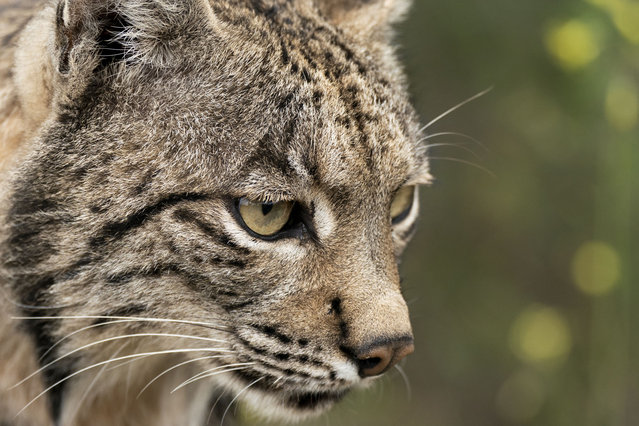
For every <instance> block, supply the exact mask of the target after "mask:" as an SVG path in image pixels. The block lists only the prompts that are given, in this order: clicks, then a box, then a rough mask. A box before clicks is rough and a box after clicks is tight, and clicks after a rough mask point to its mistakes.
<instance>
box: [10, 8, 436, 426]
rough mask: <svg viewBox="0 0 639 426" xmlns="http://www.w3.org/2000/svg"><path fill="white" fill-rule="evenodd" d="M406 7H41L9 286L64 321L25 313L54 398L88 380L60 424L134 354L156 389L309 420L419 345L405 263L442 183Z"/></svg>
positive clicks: (141, 381) (14, 199)
mask: <svg viewBox="0 0 639 426" xmlns="http://www.w3.org/2000/svg"><path fill="white" fill-rule="evenodd" d="M360 3H361V4H360ZM391 3H392V4H391ZM400 6H401V5H398V4H395V2H392V1H381V0H380V1H378V2H364V1H362V2H358V1H352V2H329V1H320V0H318V1H310V0H309V1H303V0H299V1H269V0H263V1H260V0H254V1H249V0H243V1H239V0H237V1H232V0H224V1H218V0H211V1H210V2H208V1H205V0H201V1H198V0H188V1H179V2H178V1H168V0H165V1H160V0H157V1H151V0H148V1H142V0H120V1H107V2H97V1H88V0H66V1H53V2H51V4H50V5H49V6H48V7H47V8H46V9H45V10H44V12H42V13H41V14H40V16H39V18H38V19H39V21H38V22H39V24H40V25H41V26H43V27H44V24H43V23H46V24H47V25H48V26H47V27H46V29H45V30H40V31H45V32H46V40H47V44H46V46H45V47H44V48H43V49H44V52H45V53H46V55H44V54H43V55H42V58H44V59H42V60H44V61H46V64H48V65H47V67H45V68H48V69H50V74H47V75H46V79H47V81H48V83H47V84H46V86H48V87H50V90H49V91H47V92H46V93H48V94H49V100H48V101H47V102H48V104H47V105H48V106H47V107H46V108H48V109H46V110H47V111H48V112H47V114H46V120H44V121H43V124H42V125H41V126H40V130H39V131H38V133H37V135H36V139H35V145H34V149H33V152H32V153H31V155H30V156H29V157H28V159H27V160H26V161H24V163H23V164H22V165H21V166H20V168H19V170H18V172H17V174H16V178H15V179H14V181H13V183H12V191H11V193H12V195H11V196H10V200H9V203H8V212H7V214H6V224H7V225H6V228H7V232H6V236H5V241H4V244H3V246H2V250H3V252H2V260H3V265H2V270H3V275H4V276H5V277H6V282H7V284H6V285H7V288H9V289H10V291H11V292H12V293H13V294H15V295H16V298H17V299H19V302H20V303H21V304H22V305H24V306H47V307H55V309H49V310H47V311H45V312H44V314H45V315H43V311H41V310H38V309H29V308H25V309H24V315H26V316H31V317H44V316H46V317H47V318H39V319H36V320H34V319H30V320H29V319H27V320H24V325H26V326H27V327H29V329H30V331H31V333H32V336H33V337H34V338H35V342H36V346H37V349H38V350H39V354H40V355H42V356H43V360H42V361H41V364H42V365H43V366H47V364H48V363H51V365H49V366H47V368H45V369H44V370H43V372H42V374H43V377H44V383H45V387H49V386H51V385H54V384H56V383H58V382H59V381H60V380H62V379H64V378H66V377H67V376H70V375H72V377H71V378H69V379H68V380H65V381H64V382H61V383H59V384H58V385H57V386H55V387H53V388H52V389H51V390H49V391H48V392H47V394H46V397H48V398H49V400H50V402H51V404H50V405H51V410H52V416H53V418H57V419H62V424H73V423H74V422H77V424H81V420H79V419H82V418H83V417H82V410H80V414H78V412H77V410H75V411H74V410H71V408H70V407H71V406H73V404H72V403H71V402H70V400H72V399H73V398H75V397H76V396H77V395H78V394H79V393H81V392H79V391H77V390H76V389H80V387H81V386H80V385H81V384H82V383H86V382H87V381H90V380H89V379H92V378H93V376H94V375H95V374H96V373H97V370H98V369H97V368H94V367H93V366H96V365H97V364H99V365H106V364H108V363H110V362H114V361H113V360H120V361H127V360H133V359H137V358H136V355H137V354H146V355H145V357H144V359H143V360H139V361H137V362H139V363H140V364H144V368H140V371H137V372H136V374H137V376H136V378H135V380H134V383H137V385H138V387H137V388H136V390H140V389H141V388H142V387H143V386H144V385H146V384H147V383H149V381H151V379H153V378H154V377H155V378H157V377H158V375H159V374H160V373H162V372H164V371H166V370H167V369H169V368H172V367H175V370H174V371H175V372H178V371H180V368H182V369H183V371H185V373H184V374H185V376H184V377H183V380H180V381H181V382H184V381H185V380H187V379H189V378H190V377H193V380H192V383H195V382H197V383H198V384H202V383H203V382H205V383H208V384H209V385H210V383H214V386H213V387H215V388H216V389H218V391H217V393H218V394H219V393H220V392H227V393H228V394H229V395H231V397H235V396H236V395H238V396H239V397H240V399H242V400H246V401H248V402H249V403H251V404H253V405H254V406H257V407H259V409H260V412H261V413H262V414H264V415H273V416H279V417H287V418H292V417H296V416H304V415H307V414H312V413H317V412H320V411H321V410H322V409H324V408H326V407H328V406H330V405H331V404H332V403H334V402H335V401H338V400H339V399H340V398H341V397H342V396H343V395H345V393H346V392H347V391H349V390H350V389H352V388H353V387H356V386H358V385H361V384H365V383H367V382H368V381H370V380H371V378H372V377H374V376H377V375H379V374H381V373H383V372H384V371H386V370H388V369H389V368H391V367H392V366H393V365H394V364H395V363H396V362H397V361H399V360H400V359H401V358H403V357H404V356H405V355H407V354H408V353H410V352H412V350H413V338H412V334H411V326H410V322H409V317H408V310H407V307H406V304H405V302H404V300H403V297H402V295H401V291H400V284H399V276H398V271H397V262H398V257H399V255H400V254H401V252H402V250H403V249H404V247H405V245H406V243H407V241H408V239H409V238H410V236H411V234H412V232H413V230H414V225H415V221H416V217H417V211H418V199H417V190H416V187H417V185H418V184H424V183H428V180H429V175H428V168H427V162H426V158H425V155H424V153H423V150H422V149H421V148H420V146H419V144H418V142H417V140H418V136H419V126H418V123H417V120H416V118H415V114H414V113H413V110H412V108H411V106H410V105H409V103H408V102H407V99H406V94H405V87H404V83H403V80H402V77H401V75H400V73H399V72H398V66H397V64H396V62H395V59H394V58H393V56H392V51H391V49H390V47H389V34H388V32H389V29H388V26H389V23H390V22H392V20H393V19H394V16H395V14H396V13H398V10H399V9H400ZM32 26H35V24H34V25H32ZM31 29H32V30H33V28H31ZM27 30H29V28H27ZM21 43H22V44H25V43H28V40H27V36H24V37H23V39H22V42H21ZM32 84H40V83H32ZM65 336H66V337H65ZM62 338H64V340H62V342H61V343H58V344H56V342H58V341H59V340H60V339H62ZM51 348H53V349H52V350H50V349H51ZM65 354H69V355H65ZM149 354H150V355H149ZM60 357H62V359H59V358H60ZM178 364H180V366H178ZM84 369H86V371H83V370H84ZM81 371H82V372H81ZM120 371H121V370H118V369H114V370H113V371H112V372H110V373H109V374H111V379H110V380H109V382H108V383H110V385H107V384H104V385H102V386H98V387H97V388H94V389H93V390H92V392H94V393H95V394H97V395H99V394H105V395H109V394H111V393H113V392H116V389H118V386H119V385H121V384H122V383H123V381H124V380H125V379H126V377H125V376H126V374H125V373H127V374H128V371H124V372H122V373H120ZM76 373H77V374H76ZM198 373H202V374H200V375H199V376H197V374H198ZM120 374H121V377H120ZM85 377H86V378H85ZM178 383H179V382H178ZM156 384H157V383H156ZM190 385H191V382H187V383H186V386H185V387H188V386H190ZM109 386H110V387H109ZM82 390H84V388H82ZM170 390H171V389H164V390H163V391H164V392H166V393H169V392H170ZM158 392H162V390H160V391H158ZM88 406H89V404H88V403H87V407H88ZM74 416H75V417H74Z"/></svg>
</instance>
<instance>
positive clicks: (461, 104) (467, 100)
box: [419, 87, 493, 132]
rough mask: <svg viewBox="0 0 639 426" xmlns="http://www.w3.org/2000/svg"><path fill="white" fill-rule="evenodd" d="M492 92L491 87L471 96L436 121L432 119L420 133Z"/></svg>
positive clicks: (436, 118)
mask: <svg viewBox="0 0 639 426" xmlns="http://www.w3.org/2000/svg"><path fill="white" fill-rule="evenodd" d="M491 90H493V88H492V87H489V88H488V89H486V90H484V91H482V92H479V93H477V94H476V95H474V96H471V97H470V98H468V99H466V100H465V101H463V102H460V103H458V104H457V105H455V106H454V107H452V108H450V109H448V110H446V111H445V112H443V113H441V114H440V115H438V116H437V117H435V118H434V119H432V120H431V121H430V122H428V124H426V125H425V126H424V127H422V128H421V129H419V131H420V132H423V131H424V130H426V129H428V128H429V127H430V126H432V125H433V124H435V123H437V122H438V121H439V120H441V119H442V118H444V117H446V116H447V115H449V114H451V113H453V112H455V111H457V110H458V109H459V108H461V107H463V106H464V105H466V104H467V103H469V102H472V101H474V100H475V99H477V98H480V97H482V96H484V95H485V94H486V93H488V92H490V91H491Z"/></svg>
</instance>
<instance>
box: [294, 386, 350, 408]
mask: <svg viewBox="0 0 639 426" xmlns="http://www.w3.org/2000/svg"><path fill="white" fill-rule="evenodd" d="M347 393H348V391H347V390H343V391H325V392H305V393H298V394H294V395H292V396H290V397H289V398H288V400H287V403H288V404H289V405H290V406H291V407H294V408H296V409H298V410H312V411H315V410H317V409H318V408H322V407H326V406H328V405H332V404H334V403H336V402H339V401H340V400H341V399H342V398H343V397H344V396H346V394H347Z"/></svg>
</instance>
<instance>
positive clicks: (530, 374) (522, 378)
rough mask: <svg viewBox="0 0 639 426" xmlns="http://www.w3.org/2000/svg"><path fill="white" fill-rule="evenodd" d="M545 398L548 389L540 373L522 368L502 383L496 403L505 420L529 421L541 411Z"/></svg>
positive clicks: (515, 421)
mask: <svg viewBox="0 0 639 426" xmlns="http://www.w3.org/2000/svg"><path fill="white" fill-rule="evenodd" d="M545 398H546V389H545V386H544V383H543V381H542V379H541V377H539V374H537V373H535V372H534V371H530V370H522V371H519V372H517V373H515V374H513V375H512V376H510V377H509V378H508V379H507V380H506V381H505V382H504V383H503V384H502V385H501V387H500V388H499V392H498V393H497V399H496V401H495V404H496V405H497V411H498V412H499V414H500V415H501V417H503V418H504V419H505V420H508V421H510V422H514V423H528V422H530V421H531V420H533V419H534V418H535V416H536V415H537V414H538V413H539V410H540V409H541V407H542V405H543V403H544V400H545Z"/></svg>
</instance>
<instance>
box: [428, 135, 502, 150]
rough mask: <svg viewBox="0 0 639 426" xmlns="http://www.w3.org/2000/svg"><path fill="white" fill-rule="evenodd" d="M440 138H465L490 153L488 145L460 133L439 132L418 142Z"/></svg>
mask: <svg viewBox="0 0 639 426" xmlns="http://www.w3.org/2000/svg"><path fill="white" fill-rule="evenodd" d="M440 136H458V137H460V138H464V139H468V140H469V141H471V142H474V143H476V144H477V145H479V146H480V147H482V148H483V149H484V151H486V152H489V151H490V150H489V149H488V148H487V147H486V145H484V144H483V143H482V142H481V141H480V140H479V139H476V138H474V137H472V136H470V135H467V134H465V133H459V132H438V133H431V134H429V135H427V136H425V137H423V138H422V139H420V140H418V141H417V142H423V141H427V140H429V139H432V138H436V137H440Z"/></svg>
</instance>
